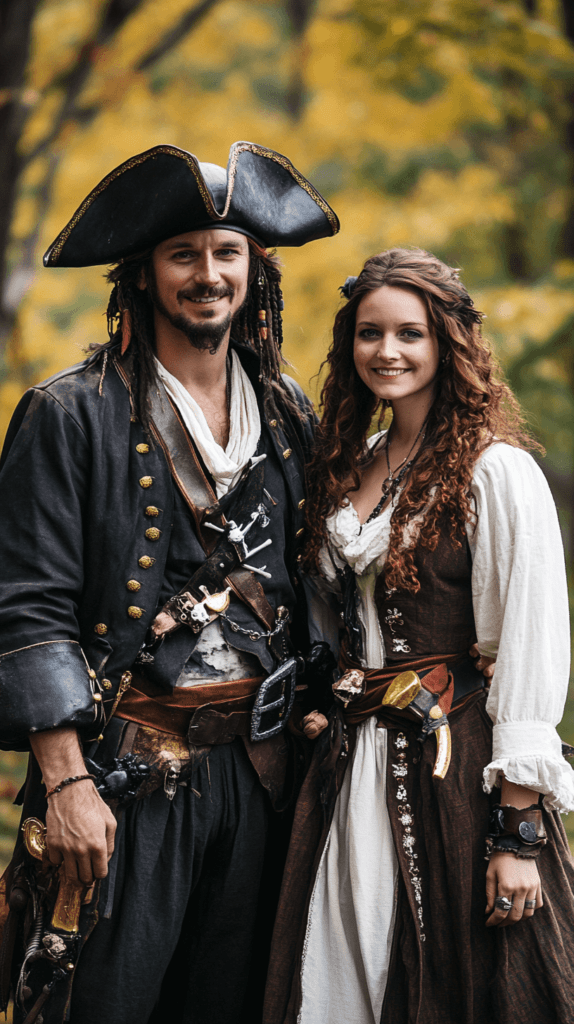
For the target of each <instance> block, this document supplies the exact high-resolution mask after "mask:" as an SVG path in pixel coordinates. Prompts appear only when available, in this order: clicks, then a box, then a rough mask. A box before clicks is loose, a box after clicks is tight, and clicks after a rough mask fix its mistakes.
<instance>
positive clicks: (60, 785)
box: [46, 775, 96, 800]
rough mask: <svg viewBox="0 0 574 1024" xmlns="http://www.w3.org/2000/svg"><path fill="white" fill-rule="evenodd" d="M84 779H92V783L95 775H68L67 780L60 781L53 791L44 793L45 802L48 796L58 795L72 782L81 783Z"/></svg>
mask: <svg viewBox="0 0 574 1024" xmlns="http://www.w3.org/2000/svg"><path fill="white" fill-rule="evenodd" d="M84 779H92V781H93V782H95V781H96V776H95V775H70V777H69V779H62V781H61V782H59V783H58V785H57V786H54V788H53V789H49V790H48V792H47V793H46V800H47V799H48V797H49V796H53V795H54V793H60V792H61V790H62V789H63V788H64V786H71V785H72V783H73V782H82V781H83V780H84Z"/></svg>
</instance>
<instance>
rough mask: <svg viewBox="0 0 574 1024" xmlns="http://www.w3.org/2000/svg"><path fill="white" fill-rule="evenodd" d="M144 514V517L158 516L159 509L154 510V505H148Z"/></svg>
mask: <svg viewBox="0 0 574 1024" xmlns="http://www.w3.org/2000/svg"><path fill="white" fill-rule="evenodd" d="M145 514H146V516H159V508H156V507H155V505H148V507H147V508H146V510H145Z"/></svg>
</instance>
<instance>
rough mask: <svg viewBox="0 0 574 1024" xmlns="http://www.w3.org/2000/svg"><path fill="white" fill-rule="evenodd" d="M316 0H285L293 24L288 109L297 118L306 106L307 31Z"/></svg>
mask: <svg viewBox="0 0 574 1024" xmlns="http://www.w3.org/2000/svg"><path fill="white" fill-rule="evenodd" d="M314 6H315V0H285V7H286V9H287V15H288V18H289V22H290V25H291V33H292V38H293V42H292V57H291V74H290V80H289V85H288V87H287V110H288V111H289V113H290V115H291V117H292V118H293V119H294V120H297V119H298V118H299V117H301V114H302V113H303V109H304V107H305V42H304V38H305V31H306V29H307V25H308V24H309V22H310V20H311V16H312V14H313V8H314Z"/></svg>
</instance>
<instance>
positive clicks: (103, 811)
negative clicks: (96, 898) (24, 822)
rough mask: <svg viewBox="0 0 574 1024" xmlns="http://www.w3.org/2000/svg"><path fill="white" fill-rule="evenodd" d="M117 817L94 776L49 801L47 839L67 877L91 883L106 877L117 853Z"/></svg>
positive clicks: (54, 861)
mask: <svg viewBox="0 0 574 1024" xmlns="http://www.w3.org/2000/svg"><path fill="white" fill-rule="evenodd" d="M115 832H116V819H115V818H114V816H113V814H112V812H111V811H110V809H109V807H108V806H107V804H105V803H104V801H103V800H102V798H101V797H100V795H99V793H98V791H97V789H96V787H95V786H94V783H93V782H92V780H91V779H85V780H83V781H82V782H74V783H73V785H71V786H65V788H64V789H62V790H61V792H60V793H54V795H53V796H51V797H50V799H49V800H48V813H47V814H46V842H47V844H48V856H49V858H50V861H51V862H52V864H61V863H62V861H64V870H65V872H66V877H67V878H69V879H70V881H72V882H77V881H80V882H83V883H84V885H91V884H92V882H93V881H94V879H95V878H105V877H106V875H107V873H108V861H109V859H110V857H111V855H112V853H113V852H114V837H115Z"/></svg>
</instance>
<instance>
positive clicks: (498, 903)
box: [494, 896, 512, 914]
mask: <svg viewBox="0 0 574 1024" xmlns="http://www.w3.org/2000/svg"><path fill="white" fill-rule="evenodd" d="M494 906H495V907H496V909H497V910H504V913H505V914H508V911H509V910H512V900H509V899H508V897H507V896H497V897H496V899H495V901H494Z"/></svg>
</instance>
